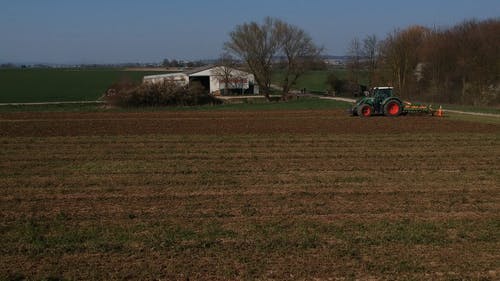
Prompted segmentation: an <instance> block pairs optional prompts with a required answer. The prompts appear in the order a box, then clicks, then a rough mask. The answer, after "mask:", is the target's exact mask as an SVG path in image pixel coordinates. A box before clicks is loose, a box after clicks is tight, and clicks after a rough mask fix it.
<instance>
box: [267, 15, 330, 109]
mask: <svg viewBox="0 0 500 281" xmlns="http://www.w3.org/2000/svg"><path fill="white" fill-rule="evenodd" d="M275 30H276V34H277V37H278V40H279V42H280V54H281V55H282V56H283V58H284V60H285V61H284V71H285V73H284V78H283V81H282V82H281V86H282V88H283V96H282V98H283V99H288V97H289V91H290V89H291V87H292V86H293V85H294V84H295V83H296V82H297V80H298V78H299V77H300V76H301V75H302V74H304V73H305V72H306V71H307V70H308V69H310V68H311V66H312V65H313V64H314V62H315V61H318V60H319V55H320V53H321V48H319V47H317V46H316V45H315V44H314V42H313V40H312V38H311V36H309V34H307V33H306V32H305V31H304V30H302V29H301V28H299V27H297V26H294V25H291V24H288V23H286V22H284V21H281V20H276V21H275Z"/></svg>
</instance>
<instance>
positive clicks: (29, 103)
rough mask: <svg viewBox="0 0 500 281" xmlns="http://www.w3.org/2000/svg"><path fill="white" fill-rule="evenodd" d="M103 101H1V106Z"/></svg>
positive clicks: (96, 102) (97, 102)
mask: <svg viewBox="0 0 500 281" xmlns="http://www.w3.org/2000/svg"><path fill="white" fill-rule="evenodd" d="M102 103H104V102H103V101H53V102H11V103H0V106H9V105H10V106H12V105H16V106H17V105H58V104H102Z"/></svg>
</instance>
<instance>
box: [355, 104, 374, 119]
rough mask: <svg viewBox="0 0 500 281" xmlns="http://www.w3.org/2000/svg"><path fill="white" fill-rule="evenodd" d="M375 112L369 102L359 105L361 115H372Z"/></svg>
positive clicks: (359, 114)
mask: <svg viewBox="0 0 500 281" xmlns="http://www.w3.org/2000/svg"><path fill="white" fill-rule="evenodd" d="M372 114H373V107H371V106H370V105H369V104H362V105H360V106H359V107H358V116H360V117H370V116H372Z"/></svg>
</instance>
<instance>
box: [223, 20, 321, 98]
mask: <svg viewBox="0 0 500 281" xmlns="http://www.w3.org/2000/svg"><path fill="white" fill-rule="evenodd" d="M225 48H226V50H227V51H229V52H231V53H233V54H235V55H236V56H238V57H239V58H241V59H242V60H244V61H245V63H246V64H247V65H248V68H249V69H250V71H251V72H252V73H253V74H254V76H255V80H256V82H257V84H258V85H259V88H260V89H261V90H262V91H263V92H264V94H265V95H266V98H267V99H268V100H269V92H270V89H271V77H272V71H273V65H274V60H275V59H276V57H277V56H278V55H282V56H283V57H284V66H285V75H284V78H283V81H282V83H281V86H282V87H283V96H282V98H283V99H287V98H288V93H289V91H290V88H291V87H292V86H293V85H294V84H295V83H296V82H297V79H298V78H299V77H300V76H301V75H302V74H303V73H304V72H305V71H306V70H307V69H309V68H310V67H311V66H312V65H313V63H314V62H316V61H317V58H318V57H319V54H320V51H321V49H320V48H318V47H317V46H316V45H315V44H314V43H313V41H312V39H311V37H310V36H309V35H308V34H307V33H306V32H305V31H304V30H302V29H300V28H299V27H296V26H294V25H291V24H288V23H286V22H284V21H281V20H278V19H273V18H269V17H268V18H266V19H265V20H264V23H263V24H260V25H259V24H257V23H255V22H251V23H245V24H242V25H238V26H236V28H235V30H234V31H232V32H231V33H230V40H229V42H226V43H225Z"/></svg>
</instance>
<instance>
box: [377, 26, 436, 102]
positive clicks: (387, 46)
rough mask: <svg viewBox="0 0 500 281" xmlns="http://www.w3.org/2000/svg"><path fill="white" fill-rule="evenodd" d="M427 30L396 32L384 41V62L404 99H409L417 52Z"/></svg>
mask: <svg viewBox="0 0 500 281" xmlns="http://www.w3.org/2000/svg"><path fill="white" fill-rule="evenodd" d="M428 32H429V30H428V29H427V28H425V27H422V26H412V27H409V28H407V29H405V30H403V31H400V30H396V31H394V32H393V33H391V34H389V36H388V37H387V39H386V40H385V41H384V44H383V48H382V49H381V50H382V52H383V56H384V60H385V63H386V64H387V66H388V67H389V69H390V70H391V72H392V77H393V79H394V80H395V81H394V82H395V86H396V88H397V89H398V90H399V91H400V93H401V95H402V96H403V97H405V98H409V97H410V93H411V89H410V86H411V84H412V82H414V80H415V79H413V76H414V75H413V74H414V71H415V68H416V67H417V65H418V63H419V62H420V61H419V60H420V58H419V55H420V54H419V51H420V47H421V46H422V44H423V42H424V38H425V36H426V35H427V34H428Z"/></svg>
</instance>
